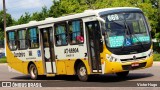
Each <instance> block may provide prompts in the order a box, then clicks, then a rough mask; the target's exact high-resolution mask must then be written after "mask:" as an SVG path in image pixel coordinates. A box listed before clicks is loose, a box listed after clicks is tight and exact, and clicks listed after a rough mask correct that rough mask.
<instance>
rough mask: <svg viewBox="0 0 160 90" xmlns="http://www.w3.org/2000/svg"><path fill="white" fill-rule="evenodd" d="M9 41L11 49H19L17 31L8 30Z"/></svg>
mask: <svg viewBox="0 0 160 90" xmlns="http://www.w3.org/2000/svg"><path fill="white" fill-rule="evenodd" d="M8 43H9V48H10V49H11V50H16V49H17V43H16V32H14V31H12V32H8Z"/></svg>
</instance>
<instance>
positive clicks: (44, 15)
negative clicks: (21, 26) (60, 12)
mask: <svg viewBox="0 0 160 90" xmlns="http://www.w3.org/2000/svg"><path fill="white" fill-rule="evenodd" d="M47 17H49V11H48V10H47V7H43V8H42V11H41V12H35V13H33V14H32V16H31V20H36V21H40V20H44V19H45V18H47Z"/></svg>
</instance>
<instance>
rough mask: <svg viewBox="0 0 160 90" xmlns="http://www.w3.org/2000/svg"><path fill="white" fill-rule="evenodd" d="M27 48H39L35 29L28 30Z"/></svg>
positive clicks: (37, 32) (37, 34)
mask: <svg viewBox="0 0 160 90" xmlns="http://www.w3.org/2000/svg"><path fill="white" fill-rule="evenodd" d="M29 47H30V48H38V47H39V31H38V29H37V28H36V27H33V28H29Z"/></svg>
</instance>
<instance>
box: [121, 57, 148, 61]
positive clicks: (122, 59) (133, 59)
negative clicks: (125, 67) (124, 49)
mask: <svg viewBox="0 0 160 90" xmlns="http://www.w3.org/2000/svg"><path fill="white" fill-rule="evenodd" d="M146 57H147V56H143V57H136V58H135V59H133V58H127V59H121V61H122V62H123V61H128V60H129V61H130V60H137V59H145V58H146Z"/></svg>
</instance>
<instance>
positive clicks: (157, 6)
mask: <svg viewBox="0 0 160 90" xmlns="http://www.w3.org/2000/svg"><path fill="white" fill-rule="evenodd" d="M109 7H139V8H141V9H142V10H143V12H144V14H145V16H146V17H147V18H148V20H149V23H150V25H151V27H152V31H151V33H152V37H156V38H158V39H159V38H160V34H156V33H159V32H160V27H159V26H158V25H160V0H53V5H52V6H51V7H50V9H49V10H48V9H47V8H46V7H43V8H42V10H41V11H40V12H35V13H33V14H29V13H27V12H26V13H25V14H24V15H22V16H21V17H20V18H19V19H18V20H17V21H15V20H13V19H12V18H11V16H10V15H9V14H8V15H7V16H8V21H7V26H11V25H18V24H24V23H28V22H29V21H31V20H36V21H40V20H44V19H45V18H47V17H60V16H64V15H68V14H75V13H80V12H83V11H84V10H87V9H101V8H109ZM1 13H2V12H0V30H3V23H2V19H1V18H2V15H1Z"/></svg>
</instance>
